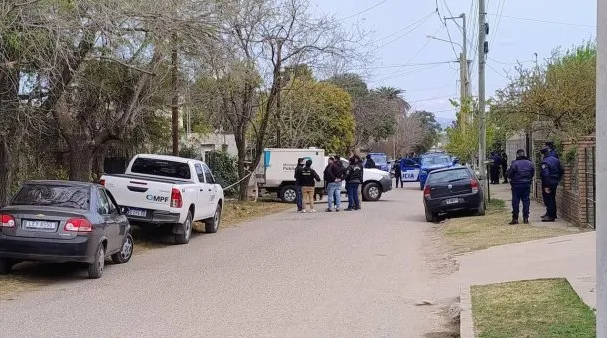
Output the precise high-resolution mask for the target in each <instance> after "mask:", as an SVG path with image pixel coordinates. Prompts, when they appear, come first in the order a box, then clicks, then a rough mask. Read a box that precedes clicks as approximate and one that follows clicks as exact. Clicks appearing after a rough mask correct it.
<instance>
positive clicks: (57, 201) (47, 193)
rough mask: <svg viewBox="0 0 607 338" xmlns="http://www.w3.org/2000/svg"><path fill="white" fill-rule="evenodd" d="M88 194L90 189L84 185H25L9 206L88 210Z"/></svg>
mask: <svg viewBox="0 0 607 338" xmlns="http://www.w3.org/2000/svg"><path fill="white" fill-rule="evenodd" d="M90 192H91V188H90V187H88V186H86V185H58V184H44V183H32V184H25V185H24V186H22V187H21V189H19V191H18V192H17V194H16V195H15V197H14V198H13V200H12V202H11V204H12V205H40V206H53V207H59V208H72V209H83V210H88V209H89V200H90Z"/></svg>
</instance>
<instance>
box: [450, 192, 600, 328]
mask: <svg viewBox="0 0 607 338" xmlns="http://www.w3.org/2000/svg"><path fill="white" fill-rule="evenodd" d="M491 198H499V199H502V200H504V201H506V207H509V205H510V202H511V200H512V199H511V197H510V189H509V185H507V184H501V185H499V186H497V185H492V186H491ZM544 210H545V209H544V208H543V206H542V205H541V204H539V203H537V202H535V201H533V200H532V201H531V217H530V219H531V222H532V225H533V224H534V223H535V224H537V225H538V226H539V225H540V222H539V217H540V216H541V215H543V214H544ZM567 225H568V223H567V222H566V221H563V220H558V221H557V222H554V223H542V224H541V226H567ZM458 263H459V271H458V273H457V277H458V279H459V281H460V283H461V307H462V312H461V337H462V338H466V337H468V338H472V337H474V330H473V329H474V328H473V321H472V312H471V302H470V286H472V285H485V284H494V283H503V282H511V281H517V280H530V279H538V278H566V279H567V280H568V281H569V283H570V284H571V286H572V287H573V289H574V290H575V291H576V292H577V294H578V295H579V296H580V298H581V299H582V300H583V301H584V303H586V304H587V305H588V306H589V307H590V308H596V292H595V288H596V233H595V232H594V231H589V232H584V233H579V234H573V235H566V236H561V237H554V238H547V239H542V240H537V241H531V242H524V243H518V244H509V245H503V246H496V247H492V248H489V249H486V250H481V251H476V252H472V253H468V254H465V255H462V256H460V257H459V258H458Z"/></svg>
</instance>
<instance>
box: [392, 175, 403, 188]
mask: <svg viewBox="0 0 607 338" xmlns="http://www.w3.org/2000/svg"><path fill="white" fill-rule="evenodd" d="M401 175H402V174H401V173H394V178H396V187H397V188H398V182H400V187H401V188H402V187H403V177H402V176H401Z"/></svg>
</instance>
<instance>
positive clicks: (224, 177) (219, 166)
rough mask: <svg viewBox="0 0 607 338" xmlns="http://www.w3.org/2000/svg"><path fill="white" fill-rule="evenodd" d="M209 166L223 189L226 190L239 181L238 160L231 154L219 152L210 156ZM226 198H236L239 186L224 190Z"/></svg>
mask: <svg viewBox="0 0 607 338" xmlns="http://www.w3.org/2000/svg"><path fill="white" fill-rule="evenodd" d="M208 155H209V158H208V160H207V164H208V165H209V168H211V170H212V171H213V176H214V177H215V179H216V180H217V183H219V184H220V185H221V186H222V187H224V188H226V187H227V186H229V185H232V184H234V183H236V182H237V181H238V172H237V170H236V165H235V164H236V158H234V157H232V156H230V154H228V153H226V152H223V151H217V152H211V153H209V154H208ZM224 193H225V195H226V196H236V195H237V194H238V185H235V186H233V187H231V188H229V189H227V190H224Z"/></svg>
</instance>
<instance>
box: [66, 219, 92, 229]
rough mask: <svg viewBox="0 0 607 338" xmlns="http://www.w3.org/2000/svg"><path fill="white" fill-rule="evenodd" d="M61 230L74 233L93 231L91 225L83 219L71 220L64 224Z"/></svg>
mask: <svg viewBox="0 0 607 338" xmlns="http://www.w3.org/2000/svg"><path fill="white" fill-rule="evenodd" d="M63 230H64V231H74V232H91V231H93V225H92V224H91V222H89V221H88V220H86V219H84V218H72V219H69V220H67V222H65V226H64V227H63Z"/></svg>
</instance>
